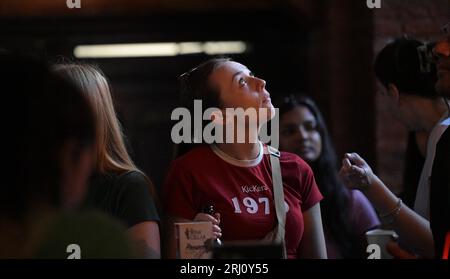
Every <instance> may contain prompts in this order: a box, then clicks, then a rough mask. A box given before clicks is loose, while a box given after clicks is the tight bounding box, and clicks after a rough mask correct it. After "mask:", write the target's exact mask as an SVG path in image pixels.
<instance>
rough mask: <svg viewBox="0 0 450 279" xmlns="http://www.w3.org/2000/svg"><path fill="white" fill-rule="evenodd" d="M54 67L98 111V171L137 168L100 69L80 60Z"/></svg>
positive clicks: (117, 171)
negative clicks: (127, 148)
mask: <svg viewBox="0 0 450 279" xmlns="http://www.w3.org/2000/svg"><path fill="white" fill-rule="evenodd" d="M54 70H55V72H56V73H58V74H60V75H62V76H63V77H65V78H68V79H69V80H71V81H72V82H74V83H75V85H76V86H78V87H79V88H80V89H81V90H82V92H83V93H84V94H85V95H86V96H87V97H88V99H89V100H90V101H91V103H92V106H93V108H94V110H95V114H96V119H97V133H96V152H97V166H96V169H97V171H98V172H100V173H108V172H115V173H122V172H126V171H130V170H137V168H136V166H135V165H134V163H133V161H132V160H131V158H130V156H129V154H128V152H127V150H126V147H125V143H124V140H123V132H122V128H121V125H120V123H119V120H118V119H117V116H116V112H115V110H114V105H113V101H112V97H111V92H110V88H109V85H108V81H107V80H106V78H105V76H104V75H103V73H102V72H101V70H100V69H98V68H97V67H95V66H92V65H88V64H78V63H70V64H58V65H56V66H55V67H54Z"/></svg>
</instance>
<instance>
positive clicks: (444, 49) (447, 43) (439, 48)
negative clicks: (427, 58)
mask: <svg viewBox="0 0 450 279" xmlns="http://www.w3.org/2000/svg"><path fill="white" fill-rule="evenodd" d="M433 52H434V54H435V55H436V56H437V57H438V58H439V57H442V56H444V57H449V56H450V39H449V38H448V37H447V38H446V39H444V40H441V41H439V42H438V43H436V46H435V47H434V50H433Z"/></svg>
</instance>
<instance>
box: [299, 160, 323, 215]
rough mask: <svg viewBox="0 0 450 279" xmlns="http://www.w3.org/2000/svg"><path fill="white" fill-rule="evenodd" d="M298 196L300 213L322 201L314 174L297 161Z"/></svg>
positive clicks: (305, 165) (302, 162)
mask: <svg viewBox="0 0 450 279" xmlns="http://www.w3.org/2000/svg"><path fill="white" fill-rule="evenodd" d="M299 161H300V162H299V170H300V174H299V177H300V194H301V196H302V212H305V211H307V210H308V209H310V208H311V207H313V206H314V205H316V204H317V203H318V202H320V201H321V200H322V199H323V196H322V194H321V193H320V190H319V187H317V184H316V180H315V179H314V173H313V171H312V169H311V168H310V166H309V165H308V164H306V163H305V162H304V161H302V160H301V159H299Z"/></svg>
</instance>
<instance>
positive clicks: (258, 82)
mask: <svg viewBox="0 0 450 279" xmlns="http://www.w3.org/2000/svg"><path fill="white" fill-rule="evenodd" d="M254 79H255V85H256V90H258V91H259V92H262V91H264V89H265V88H266V81H265V80H263V79H260V78H257V77H254Z"/></svg>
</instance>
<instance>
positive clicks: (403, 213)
mask: <svg viewBox="0 0 450 279" xmlns="http://www.w3.org/2000/svg"><path fill="white" fill-rule="evenodd" d="M365 194H366V196H367V198H368V199H369V200H370V201H371V203H372V205H373V206H374V207H375V209H376V210H377V211H378V212H379V213H380V214H385V213H388V212H391V211H392V209H393V208H395V207H396V206H397V203H398V198H397V197H396V196H395V195H394V194H393V193H392V192H391V191H390V190H389V189H388V188H387V187H386V185H384V183H383V182H382V181H381V180H380V179H379V178H378V177H377V176H375V175H374V179H373V182H372V184H371V185H370V186H369V187H368V189H367V190H366V191H365ZM391 225H392V226H393V229H394V230H395V231H396V232H397V233H398V235H399V236H400V239H401V241H402V243H404V244H405V245H407V246H408V247H410V248H412V249H414V251H415V252H417V253H418V254H419V255H420V256H422V257H426V258H428V257H433V255H434V243H433V236H432V233H431V229H430V224H429V222H428V221H427V220H426V219H424V218H423V217H421V216H420V215H418V214H417V213H415V212H414V211H413V210H411V209H410V208H408V207H407V206H406V205H404V204H402V205H401V208H400V211H399V212H398V215H397V216H394V219H393V222H392V224H391Z"/></svg>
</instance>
